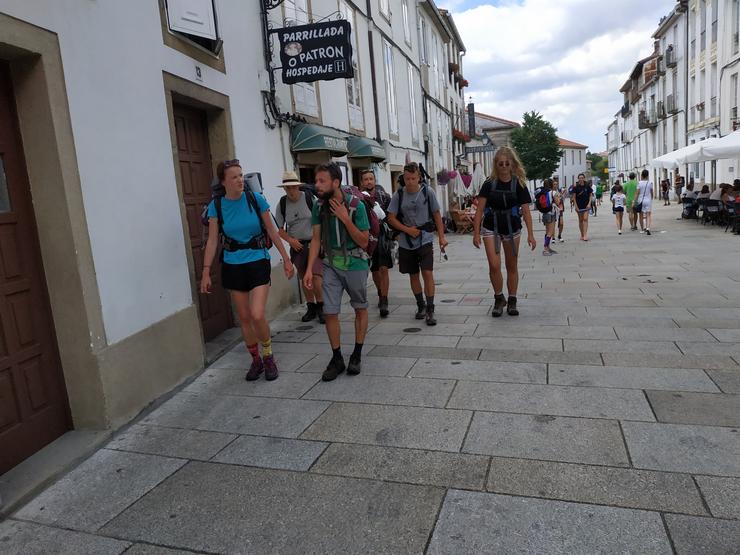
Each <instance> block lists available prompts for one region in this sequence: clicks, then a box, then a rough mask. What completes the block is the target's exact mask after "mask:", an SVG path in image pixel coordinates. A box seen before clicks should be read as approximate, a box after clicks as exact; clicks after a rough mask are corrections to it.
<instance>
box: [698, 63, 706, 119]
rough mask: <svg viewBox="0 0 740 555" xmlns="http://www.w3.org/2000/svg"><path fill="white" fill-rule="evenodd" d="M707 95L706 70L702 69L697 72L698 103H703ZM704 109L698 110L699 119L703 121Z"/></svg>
mask: <svg viewBox="0 0 740 555" xmlns="http://www.w3.org/2000/svg"><path fill="white" fill-rule="evenodd" d="M706 95H707V72H706V70H704V69H702V70H701V73H700V74H699V104H704V103H705V98H706ZM704 113H705V110H699V121H704Z"/></svg>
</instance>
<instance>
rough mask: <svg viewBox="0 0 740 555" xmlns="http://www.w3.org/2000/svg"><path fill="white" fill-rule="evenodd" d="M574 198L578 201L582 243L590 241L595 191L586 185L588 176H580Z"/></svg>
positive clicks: (574, 190)
mask: <svg viewBox="0 0 740 555" xmlns="http://www.w3.org/2000/svg"><path fill="white" fill-rule="evenodd" d="M573 197H574V198H575V201H576V211H577V212H578V228H579V229H580V230H581V241H588V213H589V211H590V210H591V206H592V204H593V202H594V200H593V197H594V191H593V189H592V188H591V185H589V184H588V183H586V176H585V175H584V174H582V173H579V174H578V183H576V186H575V187H574V188H573Z"/></svg>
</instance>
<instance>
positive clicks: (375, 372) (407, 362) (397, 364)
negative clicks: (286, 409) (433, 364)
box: [298, 349, 416, 376]
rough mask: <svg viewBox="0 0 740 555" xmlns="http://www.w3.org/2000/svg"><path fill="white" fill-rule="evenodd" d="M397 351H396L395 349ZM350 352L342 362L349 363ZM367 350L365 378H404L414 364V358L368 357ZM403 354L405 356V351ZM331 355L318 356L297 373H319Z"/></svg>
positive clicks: (363, 367) (346, 352)
mask: <svg viewBox="0 0 740 555" xmlns="http://www.w3.org/2000/svg"><path fill="white" fill-rule="evenodd" d="M397 351H398V349H397ZM351 352H352V351H345V352H344V361H345V362H349V355H350V354H351ZM366 352H367V350H365V352H363V354H362V373H363V374H364V375H366V376H405V375H406V374H408V371H409V370H410V369H411V367H412V366H413V365H414V363H415V362H416V359H415V358H405V357H394V358H390V356H388V357H376V356H368V355H367V354H366ZM403 354H406V353H405V351H404V353H403ZM330 359H331V354H329V355H327V356H318V357H316V358H315V359H312V360H311V361H309V362H307V363H306V364H304V365H303V366H301V367H300V368H299V369H298V372H313V373H321V372H323V371H324V370H325V369H326V365H327V364H329V360H330Z"/></svg>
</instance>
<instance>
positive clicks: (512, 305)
mask: <svg viewBox="0 0 740 555" xmlns="http://www.w3.org/2000/svg"><path fill="white" fill-rule="evenodd" d="M506 313H507V314H508V315H509V316H519V311H518V310H517V309H516V297H511V296H510V297H509V301H508V302H507V303H506Z"/></svg>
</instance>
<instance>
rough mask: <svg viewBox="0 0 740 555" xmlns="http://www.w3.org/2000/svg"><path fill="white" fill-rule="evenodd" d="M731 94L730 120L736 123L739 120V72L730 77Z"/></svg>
mask: <svg viewBox="0 0 740 555" xmlns="http://www.w3.org/2000/svg"><path fill="white" fill-rule="evenodd" d="M730 95H731V96H730V122H731V123H732V124H733V125H734V124H735V123H736V122H737V100H738V99H737V95H738V84H737V73H733V74H732V77H730Z"/></svg>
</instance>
